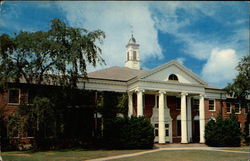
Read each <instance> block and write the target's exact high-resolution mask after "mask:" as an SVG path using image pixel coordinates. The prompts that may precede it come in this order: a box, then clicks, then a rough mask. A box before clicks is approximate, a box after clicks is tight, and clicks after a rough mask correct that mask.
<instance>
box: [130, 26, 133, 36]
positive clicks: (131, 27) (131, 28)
mask: <svg viewBox="0 0 250 161" xmlns="http://www.w3.org/2000/svg"><path fill="white" fill-rule="evenodd" d="M130 30H131V35H132V36H133V34H134V33H133V26H132V25H130Z"/></svg>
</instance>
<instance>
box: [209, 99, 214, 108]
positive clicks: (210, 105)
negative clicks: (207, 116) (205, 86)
mask: <svg viewBox="0 0 250 161" xmlns="http://www.w3.org/2000/svg"><path fill="white" fill-rule="evenodd" d="M214 104H215V100H209V111H215V105H214Z"/></svg>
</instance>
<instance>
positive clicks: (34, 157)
mask: <svg viewBox="0 0 250 161" xmlns="http://www.w3.org/2000/svg"><path fill="white" fill-rule="evenodd" d="M141 151H143V150H62V151H46V152H29V151H27V152H20V151H15V152H3V153H2V158H3V161H83V160H87V159H93V158H101V157H107V156H115V155H120V154H128V153H136V152H141Z"/></svg>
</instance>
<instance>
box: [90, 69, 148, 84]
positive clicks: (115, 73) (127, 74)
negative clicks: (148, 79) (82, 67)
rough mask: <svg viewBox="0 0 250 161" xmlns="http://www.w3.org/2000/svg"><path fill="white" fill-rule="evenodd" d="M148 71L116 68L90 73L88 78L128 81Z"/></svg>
mask: <svg viewBox="0 0 250 161" xmlns="http://www.w3.org/2000/svg"><path fill="white" fill-rule="evenodd" d="M146 71H147V70H137V69H130V68H127V67H118V66H114V67H110V68H107V69H103V70H98V71H96V72H91V73H88V75H87V76H88V78H95V79H106V80H119V81H128V80H130V79H132V78H135V77H136V76H138V75H140V74H142V73H144V72H146Z"/></svg>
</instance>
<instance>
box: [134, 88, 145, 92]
mask: <svg viewBox="0 0 250 161" xmlns="http://www.w3.org/2000/svg"><path fill="white" fill-rule="evenodd" d="M135 92H145V90H144V89H142V88H136V89H135Z"/></svg>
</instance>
